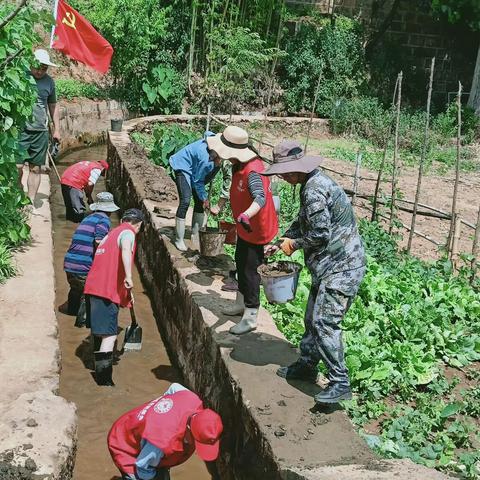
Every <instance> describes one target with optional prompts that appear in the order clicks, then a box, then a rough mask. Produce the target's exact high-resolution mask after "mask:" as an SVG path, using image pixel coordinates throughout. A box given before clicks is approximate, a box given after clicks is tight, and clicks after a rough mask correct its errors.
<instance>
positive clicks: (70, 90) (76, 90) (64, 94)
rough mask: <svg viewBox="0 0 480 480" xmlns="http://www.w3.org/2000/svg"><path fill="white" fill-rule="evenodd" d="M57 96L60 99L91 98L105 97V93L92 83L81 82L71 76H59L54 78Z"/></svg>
mask: <svg viewBox="0 0 480 480" xmlns="http://www.w3.org/2000/svg"><path fill="white" fill-rule="evenodd" d="M55 88H56V92H57V96H58V98H60V99H65V100H72V99H74V98H81V97H83V98H90V99H92V100H96V99H100V98H106V97H107V94H106V92H105V91H102V90H101V88H99V87H98V85H95V84H94V83H86V82H81V81H79V80H74V79H72V78H59V79H56V80H55Z"/></svg>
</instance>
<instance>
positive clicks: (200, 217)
mask: <svg viewBox="0 0 480 480" xmlns="http://www.w3.org/2000/svg"><path fill="white" fill-rule="evenodd" d="M204 220H205V214H204V213H197V212H193V217H192V247H193V248H194V249H196V250H198V249H199V248H200V237H199V235H198V231H199V230H200V229H201V228H202V227H203V221H204Z"/></svg>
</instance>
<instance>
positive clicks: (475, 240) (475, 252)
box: [470, 208, 480, 283]
mask: <svg viewBox="0 0 480 480" xmlns="http://www.w3.org/2000/svg"><path fill="white" fill-rule="evenodd" d="M479 239H480V208H479V209H478V215H477V226H476V228H475V236H474V237H473V246H472V257H473V258H472V263H471V269H472V274H471V277H470V283H473V282H474V281H475V277H476V274H477V263H478V253H479V248H478V244H479Z"/></svg>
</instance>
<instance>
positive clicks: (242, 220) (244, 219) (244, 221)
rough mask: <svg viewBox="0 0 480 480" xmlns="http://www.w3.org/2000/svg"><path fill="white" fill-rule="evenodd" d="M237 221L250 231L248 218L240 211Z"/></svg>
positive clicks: (250, 226)
mask: <svg viewBox="0 0 480 480" xmlns="http://www.w3.org/2000/svg"><path fill="white" fill-rule="evenodd" d="M237 223H239V224H240V225H241V226H242V227H243V228H244V229H245V230H246V231H247V232H248V233H251V232H252V225H251V224H250V219H249V218H248V216H247V215H245V214H244V213H241V214H240V215H239V216H238V218H237Z"/></svg>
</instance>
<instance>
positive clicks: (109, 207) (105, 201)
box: [90, 192, 120, 212]
mask: <svg viewBox="0 0 480 480" xmlns="http://www.w3.org/2000/svg"><path fill="white" fill-rule="evenodd" d="M95 199H96V200H97V201H96V202H95V203H92V204H91V205H90V210H92V212H116V211H117V210H120V207H119V206H118V205H116V204H115V202H114V201H113V195H112V194H111V193H110V192H100V193H97V196H96V198H95Z"/></svg>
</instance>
